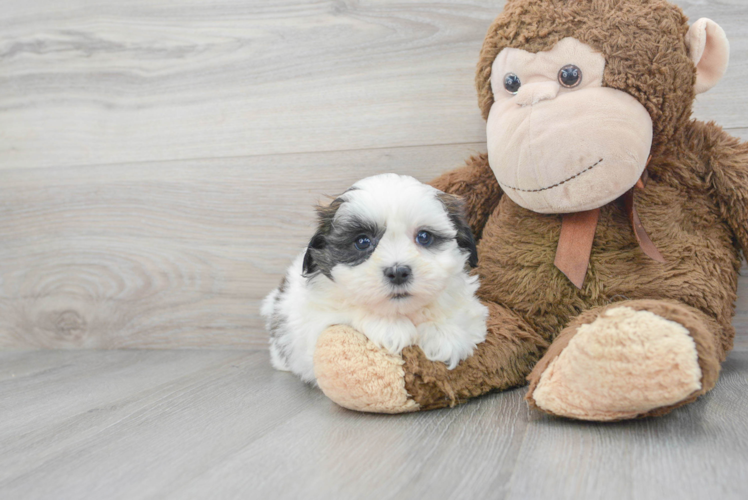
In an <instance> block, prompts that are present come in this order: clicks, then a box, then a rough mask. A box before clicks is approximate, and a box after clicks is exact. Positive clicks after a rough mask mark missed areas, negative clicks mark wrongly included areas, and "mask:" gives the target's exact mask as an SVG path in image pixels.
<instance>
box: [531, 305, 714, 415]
mask: <svg viewBox="0 0 748 500" xmlns="http://www.w3.org/2000/svg"><path fill="white" fill-rule="evenodd" d="M718 332H719V326H718V325H717V323H716V322H715V321H714V320H712V319H710V318H709V317H708V316H706V315H705V314H704V313H702V312H701V311H699V310H697V309H694V308H691V307H689V306H686V305H683V304H681V303H678V302H675V301H664V300H632V301H625V302H618V303H615V304H611V305H608V306H605V307H600V308H595V309H592V310H590V311H586V312H585V313H583V314H581V315H580V316H579V317H577V318H576V319H575V320H574V321H572V323H571V324H569V326H568V327H566V328H565V329H564V330H563V331H562V332H561V334H560V335H559V336H558V337H557V338H556V340H555V341H554V342H553V344H551V347H550V348H549V349H548V352H546V354H545V355H544V356H543V359H541V360H540V362H539V363H538V364H537V365H536V366H535V368H534V369H533V371H532V373H531V374H530V376H529V377H528V380H529V381H530V388H529V390H528V392H527V400H528V402H529V403H530V406H531V407H534V408H537V409H539V410H541V411H544V412H546V413H550V414H553V415H558V416H564V417H569V418H577V419H582V420H598V421H611V420H623V419H629V418H636V417H646V416H654V415H664V414H666V413H668V412H670V411H671V410H673V409H674V408H677V407H679V406H682V405H684V404H686V403H690V402H691V401H694V400H695V399H696V398H697V397H699V396H700V395H702V394H704V393H706V392H707V391H709V390H710V389H712V388H713V387H714V384H715V383H716V381H717V377H718V376H719V369H720V360H721V359H722V358H723V355H724V353H722V352H721V351H720V347H719V343H718V342H717V340H716V336H717V334H718Z"/></svg>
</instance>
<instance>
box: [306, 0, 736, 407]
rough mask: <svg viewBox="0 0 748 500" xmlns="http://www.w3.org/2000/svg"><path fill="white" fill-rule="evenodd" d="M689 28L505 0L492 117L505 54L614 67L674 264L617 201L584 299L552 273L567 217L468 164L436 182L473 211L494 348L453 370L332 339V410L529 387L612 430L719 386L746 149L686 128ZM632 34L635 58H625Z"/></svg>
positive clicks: (672, 11)
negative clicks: (576, 54)
mask: <svg viewBox="0 0 748 500" xmlns="http://www.w3.org/2000/svg"><path fill="white" fill-rule="evenodd" d="M548 7H550V8H553V9H555V12H556V14H555V15H556V16H557V17H562V18H564V19H567V20H568V19H571V20H572V21H571V22H569V23H568V24H567V25H565V26H564V25H563V23H560V24H561V27H560V28H559V27H557V26H556V24H559V23H558V19H556V20H554V19H550V18H551V17H553V16H546V17H548V18H549V19H544V17H543V9H544V8H548ZM611 9H613V10H615V11H616V12H617V13H618V14H620V15H619V16H618V18H616V16H610V15H609V14H610V10H611ZM575 16H576V17H575ZM626 16H629V18H627V17H626ZM579 19H582V20H581V21H580V20H579ZM631 19H636V20H637V22H631ZM642 19H643V20H644V21H642ZM585 23H591V25H594V26H596V28H595V29H589V30H586V29H584V26H585ZM616 23H617V24H616ZM637 23H638V24H637ZM647 23H649V25H647ZM575 30H576V31H575ZM626 30H629V31H628V32H627V31H626ZM687 30H688V25H687V23H686V20H685V18H684V17H683V15H682V13H681V12H680V10H679V9H677V8H676V7H673V6H671V5H670V4H668V3H667V2H665V1H664V0H652V1H647V0H639V1H637V0H623V1H609V2H604V1H599V0H595V1H593V0H587V1H585V0H579V1H577V2H574V1H565V2H561V1H555V0H546V1H543V0H527V1H522V0H516V1H515V2H513V3H512V2H510V3H509V5H507V8H506V10H505V12H504V13H503V14H502V16H500V17H499V18H498V19H497V21H496V22H495V23H494V25H493V26H492V28H491V29H490V30H489V33H488V35H487V38H486V43H485V45H484V48H483V51H482V54H481V55H482V57H481V62H480V64H479V67H478V75H477V86H478V93H479V98H480V104H481V107H482V109H483V113H484V117H485V116H487V115H488V111H489V109H490V108H491V104H492V102H493V99H492V92H498V91H499V90H497V89H493V90H492V89H491V88H490V85H489V80H490V67H491V64H492V63H493V61H494V59H495V58H496V55H497V54H498V53H499V51H500V49H501V48H502V47H519V48H523V49H525V50H528V51H530V52H539V51H542V50H548V49H549V48H550V47H552V46H553V45H554V44H555V43H556V42H557V41H558V40H560V39H562V38H564V37H568V36H576V37H577V38H580V39H582V41H583V42H584V43H586V44H589V45H590V46H592V47H593V48H595V49H596V50H600V51H601V52H602V53H603V54H604V55H605V56H606V60H607V66H606V73H605V77H604V80H603V84H604V85H605V86H608V87H611V88H617V89H618V90H622V91H625V92H627V93H628V94H630V95H632V96H634V97H635V98H636V99H637V100H638V101H639V102H640V103H641V104H642V105H643V106H644V107H645V108H646V109H647V111H648V112H649V114H650V116H651V117H652V123H653V130H654V137H653V141H652V151H651V154H652V159H651V162H650V163H649V167H648V172H649V181H648V183H647V184H646V187H645V188H644V189H637V192H636V207H637V210H638V212H639V215H640V217H641V220H642V222H643V225H644V227H645V228H646V231H647V233H648V234H649V236H650V237H651V239H652V241H653V242H654V244H655V245H656V247H657V248H658V249H659V251H660V252H661V254H662V256H663V257H664V259H665V263H664V264H662V263H658V262H655V261H654V260H652V259H650V258H649V257H647V256H646V255H645V254H644V253H643V252H642V249H641V248H640V246H639V244H638V242H637V240H636V238H635V236H634V233H633V231H632V226H631V222H630V221H629V216H628V214H627V212H626V210H625V207H624V205H623V203H621V202H620V200H618V201H614V202H612V203H608V204H606V205H604V206H602V207H601V211H600V218H599V222H598V225H597V228H596V230H595V235H594V243H593V247H592V252H591V257H590V260H589V268H588V271H587V275H586V278H585V281H584V285H583V286H582V288H581V289H578V288H577V287H576V286H574V284H572V283H571V282H570V281H569V279H567V277H566V276H565V275H564V274H563V273H562V272H561V271H559V269H558V268H556V267H555V266H554V257H555V253H556V249H557V246H558V241H559V233H560V227H561V216H560V215H558V214H540V213H536V212H533V211H531V210H528V209H525V208H522V207H521V206H519V205H518V204H516V203H515V202H514V201H512V199H510V198H509V196H507V195H506V194H505V193H503V191H502V189H501V187H500V186H499V183H498V182H497V180H496V178H495V176H494V173H493V171H492V170H491V168H490V166H489V162H488V156H487V155H481V156H478V157H474V158H471V159H470V160H469V161H468V162H467V165H466V166H464V167H462V168H460V169H458V170H455V171H453V172H450V173H447V174H445V175H443V176H442V177H440V178H438V179H436V180H435V181H434V182H433V185H434V186H435V187H437V188H439V189H441V190H443V191H446V192H449V193H453V194H457V195H460V196H462V197H463V198H464V199H465V201H466V208H467V212H468V218H469V221H470V224H471V226H472V229H473V231H474V233H475V236H476V239H478V240H479V246H478V251H479V256H480V262H479V266H478V268H477V273H478V274H479V276H480V280H481V283H482V286H481V289H480V291H479V295H480V297H481V299H482V300H483V301H484V303H485V304H486V305H487V306H488V307H489V310H490V317H489V320H488V336H487V339H486V341H485V342H484V343H483V344H481V345H479V346H478V349H477V350H476V352H475V353H474V355H473V356H472V357H471V358H468V359H467V360H465V361H463V362H462V363H461V364H460V365H459V366H458V367H457V368H455V369H454V370H451V371H450V370H447V369H446V366H445V365H444V364H442V363H434V362H430V361H428V360H427V359H426V358H425V356H424V355H423V353H422V352H421V351H420V350H419V349H418V348H416V347H410V348H406V349H405V351H404V352H403V355H402V361H399V360H396V361H398V362H392V361H389V362H388V363H389V364H386V366H385V364H384V363H381V362H379V361H373V359H374V358H373V357H372V356H371V355H368V354H366V355H362V354H361V352H359V351H356V350H355V349H353V348H348V347H345V346H344V345H343V344H344V343H340V342H337V343H332V342H326V343H325V341H324V336H323V338H322V339H321V344H320V346H323V348H322V347H318V350H319V351H320V352H319V360H320V363H319V366H318V367H317V370H316V371H317V377H318V381H319V384H320V387H321V388H322V389H323V390H324V391H325V392H326V393H327V394H328V395H329V396H330V397H331V398H332V399H334V400H335V401H336V402H338V403H339V404H342V405H343V406H347V407H349V408H353V409H360V410H370V411H386V412H399V411H413V410H415V409H431V408H439V407H444V406H450V405H455V404H457V403H460V402H463V401H465V400H467V399H469V398H471V397H475V396H478V395H480V394H484V393H486V392H488V391H492V390H498V389H506V388H510V387H515V386H519V385H523V384H525V383H526V381H527V380H528V376H529V381H530V390H529V392H528V400H529V402H530V404H531V406H533V407H535V408H539V409H541V410H543V411H546V412H548V413H553V414H557V415H563V416H569V417H574V418H583V419H590V420H617V419H622V418H631V417H637V416H644V415H656V414H662V413H666V412H667V411H669V410H670V409H672V408H674V407H677V406H680V405H682V404H685V403H687V402H689V401H692V400H694V399H695V398H696V397H698V396H699V395H701V394H703V393H705V392H706V391H708V390H710V389H711V388H712V387H713V386H714V384H715V383H716V381H717V378H718V374H719V367H720V363H721V362H722V361H723V360H724V359H725V356H726V354H727V352H728V351H729V350H730V349H731V347H732V341H733V337H734V330H733V327H732V325H731V319H732V316H733V312H734V302H735V299H736V289H737V279H738V272H739V267H740V262H741V256H740V252H741V250H742V251H743V252H744V254H745V252H746V251H747V250H748V145H747V144H745V143H740V142H739V141H738V140H736V139H734V138H732V137H730V136H729V135H727V134H726V133H724V132H723V131H722V130H721V128H719V127H718V126H717V125H715V124H713V123H709V124H705V123H702V122H698V121H693V120H691V119H690V113H691V104H692V101H693V97H694V83H695V82H696V67H695V66H694V63H692V62H691V60H690V59H688V55H687V47H686V46H685V43H686V42H684V39H685V34H686V31H687ZM612 33H620V34H619V35H617V38H616V37H613V36H612V35H611V34H612ZM634 38H636V40H637V42H636V43H637V47H636V50H633V49H632V50H631V51H629V52H628V53H627V54H626V58H625V59H620V58H619V55H618V54H620V51H621V50H622V49H625V46H626V44H631V43H632V40H633V39H634ZM648 43H649V44H650V46H649V47H648V46H647V44H648ZM617 44H618V45H617ZM654 44H659V45H657V47H658V48H659V50H661V51H662V54H665V56H666V57H665V56H663V57H664V59H663V58H658V57H656V56H655V60H657V61H659V62H660V63H661V64H662V66H660V67H659V68H655V69H653V67H652V62H651V57H652V55H651V52H652V50H651V48H652V46H654ZM668 44H669V45H668ZM648 50H649V52H647V51H648ZM655 52H656V51H655ZM653 74H655V75H656V76H652V75H653ZM650 76H652V77H651V78H650ZM658 78H659V79H658ZM620 325H624V326H623V327H620ZM632 325H634V326H636V325H639V327H636V328H634V326H632ZM642 325H643V326H642ZM632 328H633V329H632ZM637 328H638V329H637ZM332 330H334V332H332V333H334V334H335V335H338V336H339V335H349V336H355V335H357V334H356V332H353V331H351V330H350V329H347V330H346V329H345V328H344V327H334V328H333V329H332ZM577 336H578V338H577V339H576V340H575V337H577ZM346 345H348V344H346ZM367 349H369V350H371V349H372V348H371V346H369V347H368V348H367ZM689 352H690V354H689ZM341 359H346V360H348V364H346V368H345V370H341V369H339V368H336V366H335V364H334V361H335V360H338V361H339V360H341ZM331 360H332V361H331ZM384 373H386V374H387V377H384V376H383V375H382V374H384ZM393 377H394V378H393ZM637 377H639V378H637ZM385 379H387V380H388V382H387V384H388V385H387V387H386V388H383V387H380V386H379V385H378V384H379V383H380V381H381V380H385ZM394 379H397V380H398V381H399V380H402V383H401V384H400V382H395V383H393V382H392V380H394ZM393 384H394V385H393ZM414 403H415V404H414Z"/></svg>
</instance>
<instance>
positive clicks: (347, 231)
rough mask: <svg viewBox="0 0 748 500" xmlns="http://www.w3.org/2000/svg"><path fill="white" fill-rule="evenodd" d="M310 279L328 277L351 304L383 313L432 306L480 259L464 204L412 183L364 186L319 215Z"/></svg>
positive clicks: (383, 178)
mask: <svg viewBox="0 0 748 500" xmlns="http://www.w3.org/2000/svg"><path fill="white" fill-rule="evenodd" d="M318 216H319V227H318V229H317V232H316V234H315V235H314V237H313V238H312V240H311V241H310V242H309V246H308V248H307V252H306V255H305V258H304V274H305V275H307V276H309V277H311V276H314V275H317V274H322V275H324V276H326V277H327V278H328V279H330V280H332V281H334V282H335V283H336V284H337V285H338V286H339V287H340V288H341V289H342V291H343V292H344V295H345V297H346V298H347V299H348V300H350V301H352V302H354V303H356V304H358V305H362V306H366V307H368V308H372V309H375V310H378V311H379V312H380V313H384V314H387V313H400V314H403V313H407V312H409V311H415V310H417V309H420V308H422V307H424V306H425V305H427V304H428V303H429V302H430V301H431V300H433V299H434V297H436V296H437V295H438V294H439V293H440V292H442V291H443V290H444V289H445V288H446V287H447V286H448V285H449V281H450V279H453V278H454V277H455V276H457V275H459V274H460V273H463V272H465V268H466V266H467V265H469V266H471V267H475V266H476V265H477V261H478V255H477V251H476V248H475V241H474V240H473V235H472V233H471V232H470V228H469V227H468V225H467V224H466V222H465V219H464V217H463V214H462V203H461V202H460V200H459V199H458V198H456V197H454V196H451V195H447V194H445V193H442V192H441V191H438V190H436V189H434V188H432V187H431V186H427V185H425V184H422V183H420V182H418V181H417V180H415V179H413V178H412V177H407V176H400V175H396V174H383V175H377V176H374V177H368V178H366V179H363V180H361V181H359V182H357V183H356V184H354V186H353V187H352V188H351V189H349V190H348V191H346V192H345V193H343V194H342V195H341V196H340V197H338V198H336V199H335V200H334V201H333V202H332V203H331V204H330V205H329V206H328V207H320V208H319V209H318Z"/></svg>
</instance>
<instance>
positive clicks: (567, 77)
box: [558, 64, 582, 89]
mask: <svg viewBox="0 0 748 500" xmlns="http://www.w3.org/2000/svg"><path fill="white" fill-rule="evenodd" d="M558 83H560V84H561V85H563V86H564V87H566V88H567V89H572V88H574V87H576V86H577V85H579V84H580V83H582V70H581V69H579V68H578V67H577V66H574V65H573V64H567V65H566V66H564V67H563V68H561V70H560V71H559V72H558Z"/></svg>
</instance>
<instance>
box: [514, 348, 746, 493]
mask: <svg viewBox="0 0 748 500" xmlns="http://www.w3.org/2000/svg"><path fill="white" fill-rule="evenodd" d="M746 389H748V353H747V352H745V351H742V352H733V353H732V354H731V355H730V356H729V358H728V360H727V362H726V363H725V364H724V367H723V372H722V376H721V379H720V381H719V382H718V384H717V386H716V387H715V389H714V390H713V391H712V392H710V393H709V394H707V395H706V396H704V397H702V398H701V399H699V400H698V401H697V402H695V403H693V404H692V405H690V406H688V407H685V408H681V409H679V410H676V411H675V412H674V413H673V414H671V415H670V416H668V417H666V418H653V419H646V420H641V421H632V422H622V423H617V424H584V423H580V422H573V421H567V420H560V419H553V418H549V417H545V416H539V415H533V416H532V421H531V422H530V423H529V424H528V427H527V434H526V437H525V440H524V442H523V444H522V452H521V453H520V456H519V458H518V459H517V464H516V467H515V469H514V476H513V477H512V480H511V483H510V486H509V487H510V490H511V492H510V494H509V495H508V496H507V497H506V498H507V500H510V499H515V498H516V499H523V500H524V499H533V498H538V499H542V498H554V499H559V500H562V499H573V500H584V499H599V498H620V499H627V500H649V499H652V500H655V499H656V500H659V499H662V498H678V499H700V498H719V499H723V500H728V499H734V500H741V499H745V498H746V497H748V474H747V473H746V471H748V454H747V453H746V450H748V420H746V418H745V415H746V412H748V403H747V402H746V399H745V397H744V396H745V391H746Z"/></svg>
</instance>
